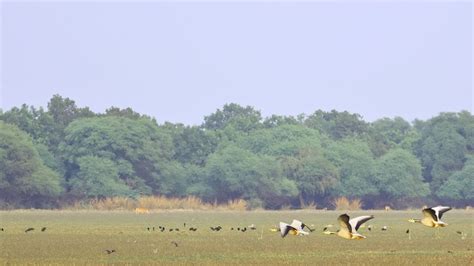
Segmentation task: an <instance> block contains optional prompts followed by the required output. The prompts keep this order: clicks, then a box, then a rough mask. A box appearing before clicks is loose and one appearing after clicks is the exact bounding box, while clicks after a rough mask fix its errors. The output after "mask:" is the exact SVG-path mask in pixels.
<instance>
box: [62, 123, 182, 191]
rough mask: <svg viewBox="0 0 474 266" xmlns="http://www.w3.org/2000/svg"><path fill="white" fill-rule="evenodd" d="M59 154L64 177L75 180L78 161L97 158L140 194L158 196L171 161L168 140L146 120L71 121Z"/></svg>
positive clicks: (168, 138)
mask: <svg viewBox="0 0 474 266" xmlns="http://www.w3.org/2000/svg"><path fill="white" fill-rule="evenodd" d="M65 133H66V135H65V139H64V140H65V141H64V143H63V144H62V145H61V152H62V153H63V154H64V158H65V161H66V164H67V173H66V177H67V178H68V179H69V178H74V177H80V176H78V171H79V169H78V166H79V164H78V161H77V160H78V158H81V157H83V156H97V157H101V158H106V159H109V160H111V161H114V162H116V163H117V164H118V175H119V177H120V179H122V180H123V181H124V182H125V184H127V185H128V186H129V187H130V188H131V189H133V190H134V191H135V192H137V193H140V194H148V193H150V192H152V193H154V194H160V193H161V192H162V191H161V190H162V189H161V188H162V186H164V185H165V184H164V183H163V182H162V180H163V179H164V176H163V175H164V172H163V171H164V169H166V167H167V164H168V163H169V162H170V161H171V159H172V157H173V147H172V140H171V137H170V136H169V135H168V134H167V133H166V132H164V131H163V130H160V128H158V126H157V125H155V124H154V123H153V122H151V121H150V120H148V119H137V120H132V119H128V118H124V117H114V116H111V117H95V118H84V119H79V120H75V121H73V122H72V123H71V124H70V125H69V126H68V127H67V128H66V130H65Z"/></svg>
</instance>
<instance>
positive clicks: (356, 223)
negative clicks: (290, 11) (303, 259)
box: [0, 206, 467, 254]
mask: <svg viewBox="0 0 474 266" xmlns="http://www.w3.org/2000/svg"><path fill="white" fill-rule="evenodd" d="M449 210H451V207H447V206H436V207H432V208H424V209H423V210H422V213H423V218H421V219H409V220H408V221H409V222H411V223H420V224H422V225H424V226H427V227H431V228H440V227H446V226H447V225H448V224H447V223H445V222H443V221H441V218H442V217H443V214H444V213H445V212H447V211H449ZM374 218H375V217H374V216H373V215H365V216H358V217H354V218H352V219H351V218H350V217H349V215H347V214H342V215H340V216H339V217H338V218H337V221H338V222H339V227H340V228H339V230H337V231H330V230H329V228H331V227H333V225H331V224H329V225H326V226H325V227H324V228H323V233H324V234H327V235H336V236H339V237H341V238H345V239H350V240H359V239H365V238H366V237H365V236H364V235H362V234H360V233H359V232H357V230H358V229H359V228H361V227H362V226H364V225H363V224H364V223H366V222H367V221H369V220H371V219H374ZM183 226H184V229H181V231H185V230H186V229H187V230H188V231H191V232H196V231H197V230H198V228H197V227H188V228H186V223H184V224H183ZM372 228H373V225H368V226H367V230H369V231H371V230H372ZM46 229H47V228H46V227H42V228H41V232H45V231H46ZM146 229H147V231H155V229H156V228H155V227H147V228H146ZM209 229H210V230H211V231H213V232H219V231H221V230H222V229H223V227H222V226H220V225H217V226H211V227H209ZM256 229H257V227H256V226H255V225H254V224H252V225H249V226H242V227H235V228H234V227H231V228H230V230H231V231H234V230H235V231H240V232H246V231H247V230H256ZM305 229H307V230H308V231H309V232H308V231H305ZM34 230H35V228H33V227H29V228H27V229H26V230H25V233H28V232H31V231H34ZM270 230H271V231H273V232H280V235H281V237H282V238H284V237H286V236H287V235H295V236H304V235H309V234H310V232H313V231H315V229H314V228H311V227H309V226H308V225H306V224H305V223H303V222H301V221H299V220H293V221H292V222H291V223H290V224H288V223H285V222H280V224H279V228H272V229H270ZM381 230H382V231H387V230H388V227H387V226H383V227H381ZM0 231H5V230H4V228H0ZM156 231H160V232H165V231H168V232H173V231H174V232H180V228H176V227H175V228H168V229H166V228H165V227H164V226H161V225H160V226H158V228H157V230H156ZM262 233H263V231H262ZM456 233H457V234H459V235H460V236H461V238H462V239H465V238H466V236H467V234H465V233H463V232H461V231H456ZM406 234H408V236H409V238H410V239H411V234H410V230H409V229H407V230H406ZM171 243H172V244H173V245H175V247H178V243H177V242H175V241H172V242H171ZM106 252H107V254H112V253H114V252H116V250H115V249H111V250H106Z"/></svg>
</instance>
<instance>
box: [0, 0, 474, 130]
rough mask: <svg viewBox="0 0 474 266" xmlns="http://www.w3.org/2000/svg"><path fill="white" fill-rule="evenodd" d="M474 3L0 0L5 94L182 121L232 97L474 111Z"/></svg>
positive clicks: (5, 100) (278, 107)
mask: <svg viewBox="0 0 474 266" xmlns="http://www.w3.org/2000/svg"><path fill="white" fill-rule="evenodd" d="M472 5H473V4H472V2H470V1H460V2H442V1H433V2H429V1H421V2H417V3H412V2H409V1H404V2H396V1H390V2H385V3H384V2H382V3H381V2H376V1H365V2H360V3H352V2H345V1H337V2H332V3H331V2H324V1H315V2H311V1H304V2H299V3H292V2H290V1H283V2H271V1H266V2H256V1H255V2H252V1H246V2H229V1H227V2H224V3H223V2H221V3H219V2H215V1H209V2H204V1H202V2H200V1H192V2H184V1H181V2H172V1H170V2H166V1H145V2H140V3H136V2H133V1H117V2H114V1H106V2H104V1H102V2H100V3H93V2H86V1H79V2H74V3H71V2H64V1H52V2H45V1H41V2H34V1H32V2H27V1H22V2H15V1H1V2H0V8H1V19H2V21H1V22H2V24H1V42H0V43H1V48H2V49H1V51H2V53H1V55H0V56H1V58H0V59H1V60H0V61H1V63H2V64H1V71H0V72H1V77H0V79H1V83H0V85H1V94H0V107H1V108H2V109H4V110H8V109H10V108H11V107H12V106H19V105H21V104H22V103H27V104H29V105H35V106H46V104H47V102H48V100H49V99H50V98H51V96H52V95H53V94H60V95H62V96H65V97H70V98H72V99H74V100H75V101H76V103H77V104H78V106H89V107H90V108H91V109H92V110H93V111H96V112H103V111H104V110H105V109H106V108H108V107H110V106H112V105H114V106H118V107H132V108H133V109H134V110H136V111H138V112H140V113H144V114H148V115H151V116H154V117H156V118H157V120H158V121H159V122H163V121H171V122H182V123H185V124H200V123H201V122H202V121H203V117H204V116H205V115H209V114H210V113H212V112H214V111H215V110H216V109H217V108H221V107H222V106H223V105H224V104H225V103H230V102H235V103H238V104H241V105H252V106H254V107H255V108H256V109H258V110H261V111H262V113H263V115H264V116H267V115H270V114H285V115H296V114H299V113H307V114H309V113H312V112H313V111H315V110H317V109H323V110H331V109H336V110H339V111H343V110H347V111H350V112H357V113H359V114H361V115H362V116H363V117H364V118H365V119H366V120H368V121H372V120H374V119H377V118H381V117H385V116H388V117H393V116H402V117H403V118H405V119H407V120H409V121H411V120H413V119H414V118H421V119H427V118H430V117H432V116H434V115H437V114H438V113H439V112H443V111H460V110H463V109H464V110H469V111H471V112H472V109H473V101H474V99H473V92H472V91H473V69H472V61H473V53H472V46H473V42H472V36H473V22H472V13H473V7H472Z"/></svg>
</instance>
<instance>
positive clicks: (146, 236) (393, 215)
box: [0, 210, 474, 265]
mask: <svg viewBox="0 0 474 266" xmlns="http://www.w3.org/2000/svg"><path fill="white" fill-rule="evenodd" d="M342 213H344V212H341V211H306V210H303V211H249V212H230V211H220V212H218V211H209V212H205V211H169V212H154V213H151V214H143V215H139V214H135V213H133V212H126V211H34V210H23V211H22V210H19V211H1V212H0V228H4V231H0V264H1V265H4V264H13V265H16V264H68V265H72V264H76V265H82V264H88V265H97V264H99V265H100V264H114V265H124V264H140V265H149V264H162V265H164V264H166V265H170V264H181V265H182V264H214V265H217V264H220V265H222V264H252V265H255V264H270V265H275V264H300V265H304V264H306V265H309V264H311V265H328V264H329V265H331V264H332V265H334V264H365V265H367V264H370V265H383V264H386V265H408V264H410V265H411V264H420V265H474V259H473V258H474V238H473V228H474V212H473V211H465V210H452V211H450V212H448V213H446V214H445V216H444V217H443V220H444V221H445V222H447V223H448V224H449V226H448V227H446V228H441V229H440V230H439V231H438V233H439V234H438V236H435V234H436V232H437V229H432V228H428V227H424V226H422V225H420V224H412V223H409V222H408V221H407V220H408V219H409V218H421V216H422V214H421V211H390V212H383V211H356V212H348V214H349V215H351V216H356V215H368V214H373V215H374V216H375V219H373V220H371V221H369V222H367V224H371V225H372V226H373V229H372V230H371V231H369V230H368V229H367V228H361V229H359V232H360V233H362V234H363V235H365V236H367V239H364V240H346V239H342V238H339V237H336V236H334V235H325V234H323V233H322V231H323V228H324V227H325V226H326V225H327V224H334V225H335V227H332V228H330V229H331V230H334V231H335V230H337V228H338V226H339V225H338V224H337V221H336V219H337V217H338V215H340V214H342ZM292 219H300V220H302V221H303V222H305V223H306V224H308V225H313V227H314V228H315V229H316V230H315V231H314V232H313V233H311V234H310V235H308V236H287V237H286V238H281V237H280V235H279V233H278V232H271V231H270V228H272V227H274V226H276V225H278V223H279V222H280V221H285V222H288V223H290V222H291V221H292ZM184 223H186V227H184ZM251 224H254V225H255V226H256V227H257V229H256V230H250V229H248V230H247V231H246V232H241V231H238V230H237V227H241V228H243V227H246V226H249V225H251ZM218 225H220V226H222V227H223V229H222V230H221V231H219V232H213V231H211V230H210V229H209V227H210V226H218ZM159 226H165V227H166V230H165V231H164V232H160V230H159V229H158V227H159ZM382 226H387V227H388V230H387V231H382V230H381V228H382ZM29 227H34V228H35V230H34V231H30V232H28V233H25V232H24V231H25V229H26V228H29ZM42 227H47V229H46V230H45V231H44V232H41V230H40V229H41V228H42ZM148 227H149V228H150V231H148V230H147V228H148ZM153 227H155V231H153ZM189 227H197V228H198V230H197V231H196V232H191V231H189V230H188V229H189ZM232 227H233V228H234V230H231V228H232ZM169 228H179V229H180V231H179V232H176V231H175V230H174V231H173V232H169ZM407 229H410V234H411V236H410V237H411V239H409V235H408V234H407V233H406V231H407ZM457 231H460V232H463V233H465V234H466V233H467V237H466V236H465V237H464V239H462V237H461V235H460V234H459V233H458V232H457ZM112 249H114V250H115V252H113V253H111V254H107V252H106V250H112Z"/></svg>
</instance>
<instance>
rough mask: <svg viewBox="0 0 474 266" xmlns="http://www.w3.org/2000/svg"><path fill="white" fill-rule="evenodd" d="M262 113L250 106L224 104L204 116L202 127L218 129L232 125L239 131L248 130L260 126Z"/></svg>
mask: <svg viewBox="0 0 474 266" xmlns="http://www.w3.org/2000/svg"><path fill="white" fill-rule="evenodd" d="M261 121H262V115H261V114H260V111H257V110H255V109H254V108H253V107H251V106H247V107H242V106H240V105H238V104H235V103H231V104H226V105H224V107H223V108H222V110H220V109H217V111H216V112H215V113H213V114H211V115H209V116H206V117H204V124H203V127H204V128H206V129H212V130H218V129H224V128H225V127H227V126H232V127H233V128H234V129H235V130H237V131H241V132H250V131H252V130H255V129H258V128H260V127H261V126H262V124H261Z"/></svg>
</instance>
